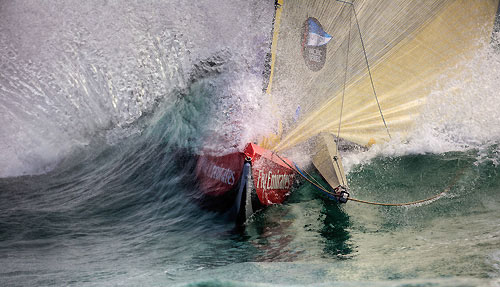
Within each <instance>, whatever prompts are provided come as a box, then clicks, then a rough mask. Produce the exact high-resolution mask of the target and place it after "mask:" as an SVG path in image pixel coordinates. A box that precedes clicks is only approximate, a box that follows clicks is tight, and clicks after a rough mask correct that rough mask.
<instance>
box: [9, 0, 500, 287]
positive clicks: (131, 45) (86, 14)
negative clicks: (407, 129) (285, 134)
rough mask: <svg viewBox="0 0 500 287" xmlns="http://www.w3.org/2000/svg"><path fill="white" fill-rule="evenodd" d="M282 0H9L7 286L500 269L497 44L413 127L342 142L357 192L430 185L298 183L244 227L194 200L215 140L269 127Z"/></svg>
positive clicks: (396, 278) (473, 281) (326, 278)
mask: <svg viewBox="0 0 500 287" xmlns="http://www.w3.org/2000/svg"><path fill="white" fill-rule="evenodd" d="M273 5H274V3H273V1H239V0H238V1H222V0H200V1H181V0H171V1H164V2H162V1H150V2H147V3H143V2H142V1H85V2H81V1H62V0H55V1H51V2H50V5H49V3H46V2H43V1H1V2H0V285H1V286H492V287H493V286H495V287H498V286H500V209H499V206H500V94H499V92H498V91H500V77H499V75H500V53H499V50H498V48H497V46H496V45H494V44H492V45H490V46H488V47H486V48H484V49H482V50H480V51H478V52H477V54H476V55H474V57H472V58H469V59H466V60H464V63H462V64H461V65H463V67H465V68H464V69H463V72H462V74H461V75H460V76H459V78H458V79H453V80H449V79H443V80H442V81H441V82H440V85H439V86H436V87H435V88H434V89H433V91H432V93H431V94H430V96H429V98H428V102H427V105H426V107H425V109H424V111H423V114H422V116H421V118H420V119H419V120H418V122H417V125H416V127H415V130H414V131H412V133H411V134H410V138H409V140H408V141H405V142H403V143H402V142H401V141H400V140H397V139H395V140H393V141H391V142H388V143H386V144H383V145H378V146H374V147H373V148H371V149H370V150H368V151H362V150H350V151H345V152H343V160H344V164H345V166H346V170H347V172H348V176H347V177H348V181H349V185H350V188H351V195H352V196H353V197H355V198H359V199H364V200H370V201H378V202H408V201H413V200H418V199H422V198H425V197H430V196H432V195H434V194H438V193H441V192H443V191H445V190H448V192H447V193H446V194H444V195H443V196H442V197H440V198H438V199H437V200H434V201H432V202H429V203H425V204H419V205H413V206H409V207H379V206H371V205H364V204H360V203H356V202H348V203H347V204H345V205H339V204H337V203H336V202H334V201H331V200H329V199H328V198H327V197H325V196H324V195H322V194H321V193H319V192H318V191H317V190H315V189H314V188H313V187H312V186H311V185H309V184H306V183H303V184H301V185H299V186H298V187H297V188H296V189H295V190H294V191H293V193H292V195H291V197H290V198H289V200H288V201H287V202H286V204H283V205H279V206H272V207H270V208H267V209H266V210H264V211H262V212H259V213H257V214H255V215H254V216H253V217H252V218H251V219H250V220H249V222H248V223H247V226H246V229H245V231H244V232H241V231H235V230H234V225H233V224H232V223H231V222H228V221H226V220H225V219H224V218H223V217H221V216H220V215H219V214H216V213H212V212H209V211H206V210H203V209H201V208H200V207H199V206H198V205H197V204H196V203H194V202H193V201H192V200H190V195H192V194H193V193H194V194H195V193H196V191H197V185H196V181H195V180H194V178H193V170H192V167H193V165H194V164H195V159H196V157H195V155H196V154H199V153H200V150H201V149H202V148H203V147H206V146H207V145H209V146H210V145H211V146H212V147H211V148H218V149H220V150H221V152H229V151H232V150H235V149H238V148H241V147H242V146H243V145H244V144H245V143H246V142H248V141H252V140H253V139H255V138H258V137H259V136H262V135H265V134H266V133H268V132H270V131H272V127H270V125H269V123H270V122H273V120H274V119H273V118H272V117H271V116H270V114H271V107H268V105H267V104H266V103H267V102H268V101H267V98H266V97H268V96H267V95H265V94H264V93H263V92H262V88H263V82H265V81H264V80H263V78H265V75H263V71H265V70H266V68H265V65H266V59H267V57H268V53H269V45H270V37H271V32H270V31H271V29H272V19H273V12H274V11H273V9H274V6H273ZM449 91H453V93H454V95H456V96H455V97H454V98H452V99H450V98H449V97H446V95H447V94H448V92H449ZM214 133H217V134H219V135H222V139H216V138H214V137H213V134H214ZM288 156H289V157H290V158H291V159H293V160H294V161H296V162H298V163H300V164H301V165H302V166H303V167H305V168H307V167H308V166H309V165H310V162H308V158H307V156H306V155H304V154H303V153H301V152H300V151H298V152H291V153H289V154H288ZM316 176H317V175H316Z"/></svg>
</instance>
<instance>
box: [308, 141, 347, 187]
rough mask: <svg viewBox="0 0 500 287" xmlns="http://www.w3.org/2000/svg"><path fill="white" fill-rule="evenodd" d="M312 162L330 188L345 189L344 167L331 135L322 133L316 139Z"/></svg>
mask: <svg viewBox="0 0 500 287" xmlns="http://www.w3.org/2000/svg"><path fill="white" fill-rule="evenodd" d="M312 162H313V164H314V167H315V168H316V169H317V170H318V171H319V173H320V174H321V175H322V176H323V178H324V179H325V180H326V182H328V184H329V185H330V186H331V187H333V188H335V187H337V186H339V185H341V186H344V187H347V179H346V176H345V172H344V166H343V165H342V160H341V158H340V156H339V154H338V148H337V143H336V142H335V138H334V137H333V136H332V134H328V133H324V134H321V136H320V137H319V138H318V142H317V144H316V154H315V155H314V157H313V159H312Z"/></svg>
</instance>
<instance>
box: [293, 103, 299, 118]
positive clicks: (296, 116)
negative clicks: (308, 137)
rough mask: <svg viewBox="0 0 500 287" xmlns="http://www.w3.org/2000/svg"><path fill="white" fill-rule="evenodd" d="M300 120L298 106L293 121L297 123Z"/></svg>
mask: <svg viewBox="0 0 500 287" xmlns="http://www.w3.org/2000/svg"><path fill="white" fill-rule="evenodd" d="M299 118H300V106H297V109H296V110H295V116H294V117H293V119H294V120H295V121H298V120H299Z"/></svg>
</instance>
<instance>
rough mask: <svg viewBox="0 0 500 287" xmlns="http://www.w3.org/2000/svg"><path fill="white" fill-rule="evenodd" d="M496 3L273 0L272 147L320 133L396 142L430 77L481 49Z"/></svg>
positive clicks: (434, 80)
mask: <svg viewBox="0 0 500 287" xmlns="http://www.w3.org/2000/svg"><path fill="white" fill-rule="evenodd" d="M498 5H499V0H419V1H414V0H354V1H352V2H348V1H338V0H337V1H336V0H308V1H303V0H278V1H277V12H276V19H275V30H274V37H273V46H272V53H273V56H272V68H271V69H272V70H271V79H270V81H269V86H268V92H270V93H271V94H272V95H273V97H274V99H275V101H277V102H278V103H279V105H280V107H281V109H280V110H281V111H282V114H281V119H282V123H283V129H284V136H282V137H281V140H280V141H279V142H277V143H276V144H275V145H274V146H273V147H272V148H273V150H274V151H278V152H279V151H283V150H286V149H288V148H291V147H293V146H295V145H297V144H299V143H302V142H304V141H306V140H308V139H310V138H312V137H315V136H317V135H319V134H320V133H329V134H333V135H335V136H337V135H339V136H340V138H344V139H346V140H348V141H351V142H354V143H357V144H360V145H364V146H369V145H371V144H373V143H379V142H384V141H387V140H388V139H389V138H390V136H391V135H392V136H398V137H402V138H404V137H405V135H406V134H407V132H408V131H409V129H410V128H411V127H412V126H413V124H414V122H415V120H416V119H417V118H418V115H419V112H420V109H421V107H422V106H423V105H424V104H425V99H426V97H427V95H429V93H430V92H431V90H432V88H433V87H436V85H437V84H438V82H439V80H440V79H441V78H442V77H448V78H451V77H453V76H454V74H457V73H460V69H459V68H457V67H458V66H457V64H458V63H459V62H460V61H463V60H464V59H467V58H468V57H471V56H472V55H473V52H474V51H475V50H477V49H478V48H480V47H481V46H482V45H484V44H487V43H489V42H490V38H491V33H492V30H493V26H494V22H495V15H496V13H497V8H498ZM311 31H313V32H311ZM365 53H366V54H365ZM368 67H369V68H370V70H369V69H368ZM375 91H376V93H375ZM280 99H281V100H282V101H280ZM283 99H286V100H283ZM341 111H342V117H341V114H340V113H341ZM384 120H385V121H384ZM339 128H340V131H339Z"/></svg>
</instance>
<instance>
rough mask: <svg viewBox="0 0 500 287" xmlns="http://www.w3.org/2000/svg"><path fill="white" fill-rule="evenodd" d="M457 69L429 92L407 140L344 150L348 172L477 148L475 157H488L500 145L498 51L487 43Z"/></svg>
mask: <svg viewBox="0 0 500 287" xmlns="http://www.w3.org/2000/svg"><path fill="white" fill-rule="evenodd" d="M455 69H459V70H461V73H460V74H459V75H458V77H457V78H454V79H447V78H443V79H441V80H440V82H439V85H438V86H436V87H434V89H433V90H432V92H431V93H430V94H429V96H428V98H427V102H426V106H425V107H424V108H423V110H422V114H421V116H420V118H419V120H417V121H416V125H415V126H414V128H413V129H412V130H411V131H410V133H409V137H408V139H407V140H405V141H402V140H401V139H400V138H397V137H396V138H393V139H392V140H391V141H389V142H386V143H383V144H378V145H375V146H373V147H371V148H370V149H369V150H368V151H365V152H359V151H355V152H348V153H346V154H345V156H344V165H345V168H346V170H350V169H351V168H352V167H353V166H356V165H359V164H363V163H367V162H369V161H370V160H371V159H373V158H374V157H377V156H384V157H391V156H402V155H408V154H426V153H433V154H441V153H445V152H450V151H464V150H468V149H478V150H480V151H483V152H480V155H479V156H478V158H482V159H484V158H485V157H486V158H488V157H490V156H491V153H489V155H486V153H487V152H486V151H487V150H489V147H490V146H491V145H493V144H497V143H500V53H499V51H498V50H496V49H495V48H494V47H492V46H491V45H488V46H487V47H486V48H483V49H481V50H479V51H477V53H476V54H475V55H474V57H473V58H472V59H469V60H466V61H463V62H462V63H461V64H460V65H457V67H455ZM389 128H390V124H389ZM489 160H496V159H495V158H493V159H492V158H489Z"/></svg>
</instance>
